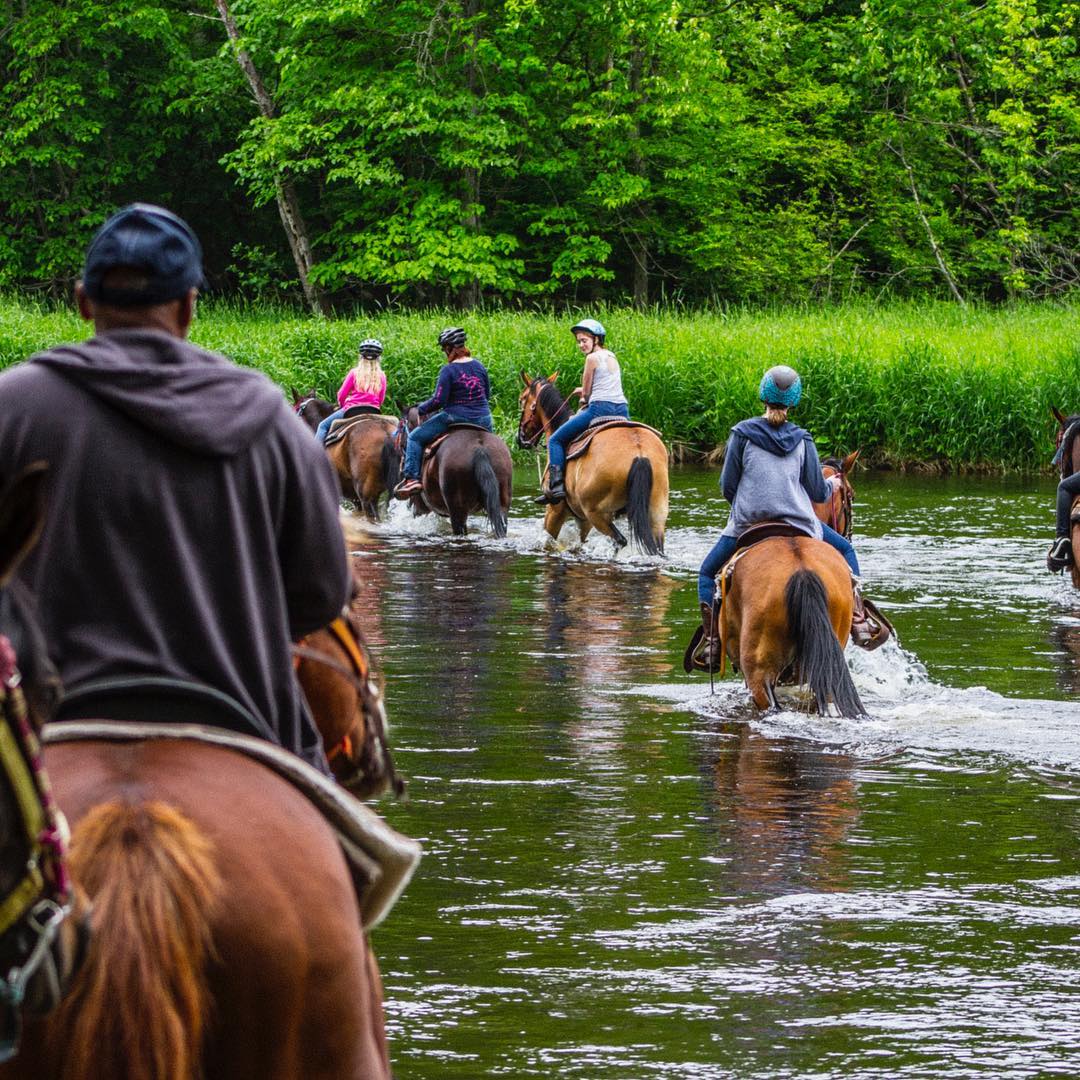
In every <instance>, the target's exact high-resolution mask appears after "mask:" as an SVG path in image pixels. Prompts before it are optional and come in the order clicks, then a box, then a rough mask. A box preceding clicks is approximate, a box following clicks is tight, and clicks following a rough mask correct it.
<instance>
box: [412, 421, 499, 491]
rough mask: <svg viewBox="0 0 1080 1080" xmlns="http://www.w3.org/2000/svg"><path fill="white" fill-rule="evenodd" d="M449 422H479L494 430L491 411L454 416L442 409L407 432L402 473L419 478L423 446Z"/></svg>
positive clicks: (483, 426)
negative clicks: (476, 414)
mask: <svg viewBox="0 0 1080 1080" xmlns="http://www.w3.org/2000/svg"><path fill="white" fill-rule="evenodd" d="M451 424H479V425H480V426H481V427H482V428H487V429H488V431H494V430H495V426H494V425H493V424H492V422H491V413H487V414H486V415H485V416H480V417H473V416H455V415H454V414H453V413H450V412H447V411H446V410H445V409H443V411H442V412H437V413H436V414H435V415H434V416H433V417H431V419H430V420H425V421H424V422H423V423H422V424H421V425H420V426H419V427H417V428H413V430H412V431H410V432H409V445H408V446H407V447H406V448H405V468H404V470H403V471H404V473H405V475H406V476H407V477H410V478H411V479H413V480H419V479H420V462H421V461H422V460H423V457H424V447H425V446H427V445H428V444H429V443H433V442H434V441H435V440H436V439H437V438H438V437H439V436H440V435H441V434H442V433H443V432H444V431H445V430H446V429H447V428H448V427H449V426H450V425H451Z"/></svg>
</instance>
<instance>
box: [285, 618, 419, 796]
mask: <svg viewBox="0 0 1080 1080" xmlns="http://www.w3.org/2000/svg"><path fill="white" fill-rule="evenodd" d="M326 629H327V630H328V631H329V632H330V633H331V634H332V635H333V636H334V638H335V640H336V641H337V643H338V644H339V645H340V646H341V647H342V648H343V649H344V650H345V652H346V654H347V655H348V657H349V659H350V661H352V667H351V668H348V667H346V666H345V665H344V664H342V663H341V662H340V661H338V660H335V659H334V658H333V657H331V656H327V655H326V654H325V653H321V652H319V651H318V650H317V649H312V648H311V647H310V646H308V645H305V644H304V641H300V642H298V643H296V644H295V645H293V646H292V654H293V658H294V661H293V662H294V664H295V665H296V666H299V663H300V661H301V660H311V661H313V662H314V663H317V664H322V665H323V666H324V667H327V668H329V669H330V670H331V671H333V672H335V673H336V674H338V675H340V676H341V677H342V678H343V679H345V680H347V681H348V682H349V684H350V685H351V686H352V687H353V688H354V689H355V690H356V692H357V693H358V694H359V695H360V701H361V706H362V707H364V706H366V704H367V702H368V701H371V702H373V703H374V705H373V706H372V707H371V708H370V709H368V708H366V707H364V715H365V717H367V718H369V719H371V720H372V721H373V722H372V724H371V725H370V727H369V726H368V725H366V724H365V737H364V741H365V743H368V744H377V745H375V746H374V747H373V749H372V753H373V755H374V754H376V753H377V752H378V748H379V747H381V748H382V756H383V760H384V761H385V763H386V770H387V778H388V780H389V782H390V785H391V787H392V788H393V791H394V794H395V795H397V796H400V795H401V794H402V792H404V790H405V783H404V781H403V780H402V779H401V777H400V776H398V773H397V769H396V768H395V766H394V758H393V755H392V754H391V752H390V741H389V739H388V738H387V734H386V710H385V709H384V708H383V704H382V695H381V693H380V692H379V688H378V686H377V685H376V684H375V681H374V679H373V678H372V676H371V663H370V661H369V660H368V657H367V652H366V650H365V649H363V648H361V646H360V643H359V641H358V640H357V637H356V634H355V633H354V632H353V630H352V628H351V627H350V625H349V623H348V622H346V620H345V619H344V618H343V617H341V616H338V618H336V619H335V620H334V621H333V622H332V623H331V624H330V625H329V626H328V627H327V628H326ZM304 640H306V639H304ZM354 749H355V747H354V745H353V738H352V735H350V734H348V733H346V734H345V735H343V736H342V737H341V739H340V740H339V741H338V742H337V743H335V744H334V745H333V746H332V747H330V749H329V750H327V751H326V760H327V761H328V762H332V761H334V760H335V759H336V758H339V757H345V759H346V760H347V761H349V762H354V761H355V758H354V756H353V753H354Z"/></svg>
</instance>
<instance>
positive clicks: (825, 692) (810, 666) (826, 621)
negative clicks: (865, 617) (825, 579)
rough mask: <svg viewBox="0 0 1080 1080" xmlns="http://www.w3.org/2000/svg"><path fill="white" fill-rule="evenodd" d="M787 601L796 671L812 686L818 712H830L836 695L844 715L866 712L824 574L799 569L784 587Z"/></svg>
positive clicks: (836, 704) (835, 700)
mask: <svg viewBox="0 0 1080 1080" xmlns="http://www.w3.org/2000/svg"><path fill="white" fill-rule="evenodd" d="M784 603H785V604H786V606H787V613H788V625H789V626H790V627H791V636H792V637H793V638H794V639H795V674H796V677H797V679H798V680H799V682H801V683H805V684H806V685H807V686H809V687H810V690H811V691H812V693H813V695H814V699H815V701H816V702H817V708H818V712H819V713H821V714H822V715H824V714H825V713H826V712H828V708H829V700H830V699H832V702H833V704H834V705H835V706H836V708H837V709H838V710H839V711H840V715H841V716H862V715H864V714H865V713H866V710H865V709H864V708H863V703H862V702H861V701H860V700H859V692H858V691H857V690H856V689H855V683H854V682H853V681H852V678H851V672H850V671H849V670H848V666H847V663H846V661H845V660H844V650H843V649H841V648H840V642H839V641H837V640H836V634H834V633H833V628H832V620H831V619H830V618H829V602H828V599H827V598H826V596H825V586H824V584H823V583H822V581H821V578H820V577H818V575H817V574H815V573H814V571H813V570H797V571H796V572H795V573H794V574H792V575H791V580H790V581H788V583H787V588H786V589H785V590H784Z"/></svg>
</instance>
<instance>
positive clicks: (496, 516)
mask: <svg viewBox="0 0 1080 1080" xmlns="http://www.w3.org/2000/svg"><path fill="white" fill-rule="evenodd" d="M473 477H474V479H475V480H476V486H477V487H478V488H479V489H480V497H481V499H482V500H483V503H484V511H485V512H486V513H487V516H488V520H489V521H490V522H491V528H492V529H493V530H494V532H495V535H496V536H498V537H503V536H505V535H506V515H505V514H504V513H503V508H502V500H501V498H500V497H499V478H498V477H497V476H496V475H495V468H494V466H493V465H492V464H491V458H490V457H488V452H487V451H486V450H485V449H484V448H483V447H482V446H478V447H477V448H476V451H475V452H474V453H473Z"/></svg>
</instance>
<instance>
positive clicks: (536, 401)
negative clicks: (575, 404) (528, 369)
mask: <svg viewBox="0 0 1080 1080" xmlns="http://www.w3.org/2000/svg"><path fill="white" fill-rule="evenodd" d="M558 377H559V373H558V372H557V371H556V372H554V373H553V374H551V375H549V376H548V377H547V378H546V379H533V378H531V377H530V376H529V375H527V374H526V373H525V371H524V370H522V372H521V381H522V382H523V383H524V384H525V389H524V390H522V392H521V395H520V396H519V397H518V404H519V405H520V406H521V417H520V419H519V420H518V430H517V444H518V446H519V447H520V448H521V449H522V450H531V449H532V448H533V447H535V446H536V444H537V443H538V442H539V441H540V439H541V438H542V437H543V436H544V435H549V434H551V432H552V431H554V430H555V428H556V427H558V426H559V424H560V423H561V422H562V421H563V420H564V419H566V416H565V413H566V409H567V404H568V403H567V402H566V401H564V400H563V396H562V394H560V393H559V390H558V387H557V386H556V385H555V381H556V379H558Z"/></svg>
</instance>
